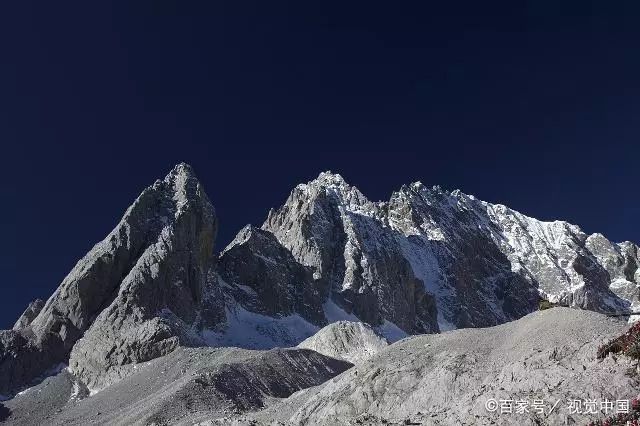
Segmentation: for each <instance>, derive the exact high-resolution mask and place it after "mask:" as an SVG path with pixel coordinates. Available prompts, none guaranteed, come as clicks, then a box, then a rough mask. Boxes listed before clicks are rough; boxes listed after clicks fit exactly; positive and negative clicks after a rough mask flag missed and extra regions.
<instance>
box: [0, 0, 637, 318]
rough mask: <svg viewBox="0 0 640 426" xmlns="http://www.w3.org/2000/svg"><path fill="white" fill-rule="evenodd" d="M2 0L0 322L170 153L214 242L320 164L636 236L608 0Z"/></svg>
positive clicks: (165, 167) (621, 67) (629, 19)
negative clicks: (215, 221)
mask: <svg viewBox="0 0 640 426" xmlns="http://www.w3.org/2000/svg"><path fill="white" fill-rule="evenodd" d="M5 3H6V4H3V5H2V6H1V10H0V16H1V18H0V36H1V37H2V44H1V51H0V145H1V147H2V160H3V161H2V175H3V176H2V179H0V197H1V199H2V208H1V209H0V219H1V223H2V245H1V252H0V277H1V278H0V279H1V281H0V283H1V285H2V298H1V300H0V326H2V327H7V326H10V324H12V323H13V321H14V320H15V318H16V317H17V316H18V315H19V313H20V312H21V311H22V310H23V308H24V307H25V306H26V304H27V303H28V302H29V301H30V300H31V299H33V298H35V297H42V298H47V297H48V296H49V295H50V294H51V292H52V291H53V290H54V289H55V287H56V286H57V285H58V284H59V283H60V281H61V280H62V279H63V277H64V276H65V275H66V273H67V272H68V271H69V270H70V269H71V268H72V267H73V265H74V264H75V262H76V261H77V260H78V259H79V258H81V257H82V256H83V255H84V254H85V253H86V252H87V251H88V250H89V249H90V248H91V247H92V246H93V244H94V243H96V242H97V241H99V240H101V239H102V238H103V237H104V236H105V235H106V234H107V233H108V232H109V231H110V230H111V229H112V227H113V226H114V225H115V224H116V223H117V221H118V220H119V218H120V216H121V215H122V213H123V212H124V210H125V209H126V208H127V206H128V205H129V204H130V203H131V202H132V201H133V199H134V198H135V197H136V196H137V195H138V193H139V192H140V191H141V190H142V189H143V188H144V187H145V186H147V185H149V184H151V183H152V182H153V181H154V180H155V179H156V178H159V177H162V176H164V175H165V174H166V173H167V172H168V171H169V170H170V169H171V167H172V166H173V165H174V164H175V163H177V162H179V161H187V162H189V163H191V164H192V165H193V166H194V167H195V169H196V172H197V173H198V175H199V177H200V178H201V180H202V181H203V183H204V185H205V187H206V189H207V192H208V194H209V196H210V198H211V199H212V201H213V203H214V204H215V206H216V208H217V210H218V214H219V218H220V225H221V229H220V239H219V244H218V245H219V246H220V245H222V244H224V243H226V242H228V241H229V240H230V239H231V238H232V237H233V235H234V234H235V232H236V231H237V230H238V229H239V228H240V227H241V226H243V225H244V224H246V223H249V222H252V223H255V224H259V223H261V222H262V220H263V219H264V217H265V215H266V213H267V211H268V209H269V208H270V207H275V206H277V205H279V204H280V203H282V201H283V200H284V199H285V198H286V196H287V194H288V193H289V191H290V190H291V188H292V187H293V186H294V185H295V184H297V183H299V182H302V181H307V180H309V179H311V178H313V177H315V176H316V175H317V174H318V173H319V172H320V171H322V170H326V169H331V170H333V171H336V172H340V173H341V174H343V175H344V176H345V178H346V179H347V180H348V181H349V182H351V183H352V184H355V185H357V186H358V187H360V189H361V190H362V191H363V192H364V193H365V194H366V195H368V196H369V197H370V198H372V199H386V198H387V197H388V196H389V194H390V193H391V191H393V190H394V189H397V188H399V187H400V185H402V184H403V183H408V182H411V181H415V180H421V181H423V182H424V183H425V184H428V185H432V184H440V185H441V186H443V187H445V188H449V189H454V188H460V189H462V190H463V191H464V192H467V193H471V194H474V195H476V196H478V197H479V198H482V199H485V200H487V201H493V202H500V203H504V204H507V205H509V206H511V207H513V208H515V209H517V210H520V211H522V212H523V213H526V214H529V215H532V216H535V217H538V218H541V219H565V220H568V221H571V222H573V223H576V224H578V225H580V226H582V227H583V229H584V230H585V231H587V232H595V231H599V232H602V233H604V234H605V235H607V236H608V237H610V238H611V239H614V240H617V241H620V240H627V239H629V240H634V241H636V242H638V241H640V229H639V228H638V226H637V218H638V217H639V216H640V197H638V195H637V188H638V167H637V165H638V158H639V155H640V148H639V146H638V141H639V136H640V120H639V119H638V118H639V117H640V97H639V95H640V85H639V78H640V49H639V46H640V27H639V26H638V25H637V22H638V18H640V15H639V13H638V10H636V9H632V8H631V6H628V7H627V6H625V5H624V4H623V3H619V2H597V4H598V5H599V6H594V5H590V4H589V2H575V3H574V4H573V5H570V4H569V3H570V2H543V1H532V2H505V3H504V4H499V3H494V2H489V3H488V2H469V3H464V2H456V3H455V4H453V2H447V3H450V4H451V6H450V7H435V6H433V5H432V4H430V3H431V2H419V3H416V4H421V6H409V5H407V4H403V3H405V2H381V3H379V4H377V3H375V2H363V3H357V2H341V3H339V4H337V5H331V4H329V3H326V2H313V3H312V2H300V1H296V2H291V3H290V4H286V3H280V2H241V1H229V2H223V1H217V2H207V3H205V4H207V6H194V5H193V4H194V3H192V5H191V6H183V5H179V4H180V2H170V1H156V2H121V3H113V2H93V1H90V2H86V1H85V2H77V3H76V4H72V3H71V2H41V4H37V3H31V2H28V1H26V0H25V1H19V2H5ZM9 3H12V5H9ZM133 3H135V6H134V5H133ZM183 3H184V2H183ZM516 3H517V5H516ZM610 3H617V5H613V4H610ZM434 4H435V3H434ZM489 4H491V5H492V6H489ZM594 4H595V2H594ZM628 5H632V3H631V2H629V3H628ZM488 7H491V8H490V9H489V8H488Z"/></svg>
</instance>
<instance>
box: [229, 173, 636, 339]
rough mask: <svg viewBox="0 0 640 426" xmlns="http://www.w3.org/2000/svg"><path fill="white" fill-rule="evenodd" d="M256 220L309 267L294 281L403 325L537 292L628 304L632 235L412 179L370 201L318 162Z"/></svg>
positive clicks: (527, 298)
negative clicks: (306, 275) (628, 238)
mask: <svg viewBox="0 0 640 426" xmlns="http://www.w3.org/2000/svg"><path fill="white" fill-rule="evenodd" d="M262 229H263V230H265V231H268V232H270V233H272V234H273V235H274V236H275V237H276V239H277V240H278V242H279V243H280V244H281V245H282V246H284V247H285V248H287V249H288V250H289V251H290V252H291V254H292V256H293V257H294V258H295V260H296V261H297V262H298V263H299V264H301V265H303V266H305V267H309V268H311V269H312V271H313V278H314V281H315V283H314V284H310V283H309V282H305V286H309V285H313V287H314V288H316V289H317V290H318V291H319V292H320V295H321V297H320V299H321V300H325V301H330V302H332V303H335V304H336V305H338V306H340V307H341V308H342V309H344V310H345V311H346V312H348V313H349V314H353V315H355V316H356V317H357V318H358V319H360V320H362V321H365V322H367V323H370V324H372V325H375V326H384V325H389V323H391V324H393V325H395V326H397V327H399V328H400V329H401V330H403V331H404V332H406V333H410V334H413V333H432V332H438V331H445V330H451V329H455V328H461V327H484V326H490V325H496V324H500V323H503V322H506V321H511V320H514V319H516V318H519V317H521V316H523V315H525V314H527V313H529V312H532V311H534V310H536V309H537V307H538V303H539V301H540V298H541V297H542V298H546V299H549V300H551V301H554V302H558V303H561V304H565V305H569V306H576V307H580V308H584V309H590V310H596V311H602V312H626V311H628V310H629V309H630V308H631V307H632V305H633V306H635V304H637V285H638V282H639V280H640V274H639V273H638V263H639V258H638V247H637V246H636V245H635V244H633V243H630V242H625V243H621V244H614V243H611V242H610V241H608V240H607V239H606V238H605V237H604V236H602V235H600V234H593V235H587V234H585V233H584V232H582V231H581V230H580V228H578V227H577V226H575V225H571V224H569V223H566V222H561V221H556V222H543V221H539V220H536V219H533V218H530V217H527V216H525V215H523V214H521V213H518V212H516V211H513V210H511V209H509V208H507V207H505V206H502V205H496V204H490V203H486V202H483V201H480V200H477V199H476V198H475V197H473V196H470V195H466V194H463V193H462V192H460V191H452V192H448V191H444V190H442V189H440V188H439V187H433V188H427V187H425V186H424V185H422V184H421V183H414V184H411V185H407V186H403V187H402V188H401V189H400V190H399V191H397V192H394V193H393V194H392V195H391V198H390V200H389V201H387V202H376V203H374V202H371V201H369V200H368V199H367V198H366V197H365V196H364V195H363V194H362V193H361V192H360V191H359V190H358V189H357V188H355V187H352V186H350V185H349V184H347V183H346V182H345V181H344V179H343V178H342V177H341V176H340V175H336V174H332V173H322V174H321V175H320V176H319V177H318V178H317V179H316V180H314V181H312V182H309V183H308V184H303V185H298V186H297V187H296V188H295V189H294V190H293V192H292V193H291V195H290V196H289V198H288V199H287V201H286V202H285V204H284V205H283V206H282V207H280V208H279V209H276V210H272V211H271V212H270V213H269V216H268V218H267V220H266V221H265V223H264V224H263V225H262ZM223 257H224V256H223ZM325 303H327V302H325ZM314 309H317V308H314ZM307 318H308V319H311V318H310V317H307Z"/></svg>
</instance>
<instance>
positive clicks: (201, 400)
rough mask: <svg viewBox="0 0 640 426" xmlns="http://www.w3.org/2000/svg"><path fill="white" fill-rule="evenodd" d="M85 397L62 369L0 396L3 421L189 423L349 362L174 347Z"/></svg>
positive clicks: (312, 355) (231, 412)
mask: <svg viewBox="0 0 640 426" xmlns="http://www.w3.org/2000/svg"><path fill="white" fill-rule="evenodd" d="M135 367H136V368H135V370H134V371H133V372H132V373H131V374H130V375H129V376H128V377H126V378H124V379H123V380H121V381H120V382H118V383H116V384H114V385H112V386H110V387H109V388H107V389H104V390H103V391H101V392H99V393H97V394H95V395H93V396H91V397H89V398H82V397H80V398H79V397H78V395H79V394H80V392H81V391H82V388H81V387H80V386H81V384H79V383H78V379H77V378H76V377H74V376H73V375H72V374H71V373H70V372H68V371H63V372H61V373H60V374H58V375H56V376H54V377H51V378H49V379H47V380H46V381H45V382H43V383H41V384H40V385H38V386H37V387H35V388H33V389H30V390H28V391H27V392H26V393H24V394H21V395H19V396H17V397H15V398H13V399H12V400H10V401H8V402H7V407H8V408H9V409H10V410H11V416H10V417H9V419H8V424H15V425H32V424H38V423H40V422H41V421H42V419H44V418H46V419H47V424H50V425H67V426H68V425H87V424H92V425H132V424H139V425H149V424H157V425H165V424H171V425H173V424H185V425H186V424H189V425H191V424H194V423H196V422H198V421H204V420H208V419H212V418H222V417H227V416H238V415H240V414H241V413H245V412H251V411H256V410H259V409H263V408H265V407H267V406H269V405H270V404H272V403H273V402H274V401H278V400H280V399H282V398H286V397H288V396H290V395H291V394H293V393H294V392H296V391H300V390H302V389H305V388H308V387H311V386H316V385H319V384H321V383H324V382H325V381H327V380H328V379H330V378H332V377H334V376H336V375H337V374H339V373H341V372H343V371H345V370H346V369H348V368H350V367H351V364H349V363H347V362H344V361H340V360H336V359H333V358H329V357H326V356H323V355H320V354H318V353H316V352H313V351H310V350H306V349H276V350H270V351H248V350H242V349H233V348H216V349H213V348H179V349H178V350H176V351H173V352H172V353H170V354H168V355H167V356H164V357H161V358H158V359H155V360H152V361H149V362H145V363H141V364H137V365H135Z"/></svg>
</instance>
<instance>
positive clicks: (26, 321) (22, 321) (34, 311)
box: [13, 299, 44, 330]
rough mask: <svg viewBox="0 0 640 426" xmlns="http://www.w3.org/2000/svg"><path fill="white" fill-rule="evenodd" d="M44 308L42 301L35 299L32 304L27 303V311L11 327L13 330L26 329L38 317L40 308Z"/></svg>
mask: <svg viewBox="0 0 640 426" xmlns="http://www.w3.org/2000/svg"><path fill="white" fill-rule="evenodd" d="M43 307H44V301H42V300H40V299H36V300H34V301H33V302H31V303H29V306H27V309H25V311H24V312H23V313H22V315H20V318H18V320H17V321H16V323H15V325H14V326H13V329H14V330H20V329H22V328H25V327H28V326H29V325H30V324H31V322H32V321H33V320H34V318H35V317H37V316H38V314H39V313H40V311H42V308H43Z"/></svg>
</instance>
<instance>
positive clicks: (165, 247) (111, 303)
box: [0, 164, 224, 394]
mask: <svg viewBox="0 0 640 426" xmlns="http://www.w3.org/2000/svg"><path fill="white" fill-rule="evenodd" d="M216 230H217V220H216V216H215V212H214V210H213V207H212V206H211V203H210V201H209V199H208V198H207V196H206V194H205V193H204V190H203V188H202V186H201V184H200V183H199V182H198V180H197V178H196V177H195V175H194V173H193V171H192V170H191V168H190V167H189V166H188V165H186V164H180V165H178V166H176V167H175V168H174V169H173V170H172V171H171V172H170V173H169V174H168V175H167V176H166V177H165V178H164V179H162V180H158V181H156V182H155V183H154V184H153V185H152V186H150V187H148V188H146V189H145V190H144V191H143V192H142V193H141V194H140V196H139V197H138V198H137V199H136V200H135V201H134V203H133V204H132V205H131V207H129V208H128V209H127V211H126V212H125V214H124V216H123V217H122V219H121V220H120V222H119V223H118V225H117V226H116V227H115V229H114V230H113V231H112V232H111V233H110V234H109V235H108V236H107V237H106V238H105V239H104V240H103V241H101V242H99V243H98V244H96V245H95V246H94V247H93V249H92V250H91V251H90V252H89V253H88V254H87V255H86V256H85V257H84V258H82V259H81V260H80V261H79V262H78V263H77V264H76V266H75V267H74V268H73V270H72V271H71V272H70V273H69V275H67V277H66V278H65V279H64V280H63V282H62V284H61V285H60V286H59V287H58V289H57V290H56V292H55V293H54V294H53V295H52V296H51V297H50V298H49V300H48V301H47V302H46V304H45V305H44V307H42V309H41V310H40V312H39V313H38V315H37V316H36V317H35V318H34V319H33V320H32V321H31V322H30V323H29V324H28V326H26V327H22V328H20V330H19V332H20V333H21V335H22V336H24V340H19V339H18V340H16V339H15V338H12V339H10V342H12V343H11V344H12V345H14V346H15V347H11V348H8V347H5V348H4V349H3V348H0V352H3V350H11V351H14V352H17V353H22V355H20V356H17V357H15V358H6V357H0V359H2V361H0V372H2V371H5V370H7V371H9V370H12V371H13V373H12V374H11V375H8V374H7V375H4V374H2V375H0V376H1V377H2V379H0V393H3V394H11V393H12V392H13V391H15V390H16V389H19V388H20V387H22V386H25V385H27V384H28V383H29V382H30V381H32V380H34V379H35V378H37V377H38V376H40V375H42V374H43V373H44V372H45V371H46V370H47V369H48V368H50V367H51V366H53V365H56V364H58V363H61V362H65V363H66V362H70V364H71V367H72V369H74V371H75V372H76V373H77V374H78V376H80V377H83V379H86V383H87V384H91V385H96V386H101V385H104V384H105V383H106V382H108V380H102V377H101V376H102V375H103V374H104V372H105V371H107V370H118V368H120V367H122V366H125V365H127V364H130V363H132V362H139V361H143V360H147V359H150V358H153V357H156V356H158V355H160V354H163V353H167V351H170V350H172V348H174V347H175V346H176V345H177V344H178V343H180V342H187V341H188V340H193V338H192V337H191V336H190V334H189V332H188V329H190V328H191V327H196V328H197V327H199V324H202V323H215V322H217V321H221V320H223V319H224V313H223V312H224V308H223V306H222V305H220V302H218V304H219V305H220V306H217V307H215V308H213V307H212V306H210V305H208V306H205V305H206V304H207V303H210V302H211V298H210V297H209V294H210V293H215V291H216V290H215V286H216V284H215V282H214V281H213V280H212V279H211V277H212V272H211V268H212V265H213V242H214V238H215V234H216ZM203 312H205V313H206V315H205V316H204V317H203V314H202V313H203ZM72 349H73V353H71V352H72ZM70 353H71V359H69V357H70Z"/></svg>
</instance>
